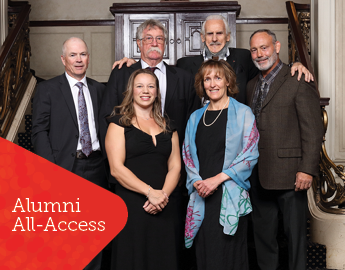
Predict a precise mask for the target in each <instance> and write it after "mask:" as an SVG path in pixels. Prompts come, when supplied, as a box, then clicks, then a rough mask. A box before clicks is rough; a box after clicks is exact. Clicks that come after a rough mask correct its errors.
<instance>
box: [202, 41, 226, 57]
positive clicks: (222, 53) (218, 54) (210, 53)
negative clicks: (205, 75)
mask: <svg viewBox="0 0 345 270" xmlns="http://www.w3.org/2000/svg"><path fill="white" fill-rule="evenodd" d="M213 45H222V43H221V42H211V43H210V46H213ZM229 46H230V41H227V42H226V43H225V45H224V47H223V48H222V49H221V50H220V51H219V52H215V53H213V52H211V51H210V49H209V48H208V47H207V45H206V42H204V47H205V50H206V55H207V56H219V57H223V56H225V55H226V53H227V52H228V48H229Z"/></svg>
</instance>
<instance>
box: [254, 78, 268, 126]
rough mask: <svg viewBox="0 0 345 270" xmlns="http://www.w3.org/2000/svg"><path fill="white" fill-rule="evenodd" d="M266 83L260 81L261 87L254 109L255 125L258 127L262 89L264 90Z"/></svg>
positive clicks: (262, 98)
mask: <svg viewBox="0 0 345 270" xmlns="http://www.w3.org/2000/svg"><path fill="white" fill-rule="evenodd" d="M265 85H266V82H265V81H264V80H262V81H261V86H260V90H259V94H258V98H257V99H256V103H255V107H254V115H255V119H256V124H257V125H259V118H260V112H261V108H262V104H263V102H264V95H263V92H264V88H265Z"/></svg>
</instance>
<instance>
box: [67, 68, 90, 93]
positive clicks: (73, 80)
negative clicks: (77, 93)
mask: <svg viewBox="0 0 345 270" xmlns="http://www.w3.org/2000/svg"><path fill="white" fill-rule="evenodd" d="M65 75H66V78H67V81H68V83H69V85H70V87H71V89H72V87H73V86H75V84H76V83H77V82H82V83H83V84H84V86H86V87H87V83H86V75H85V76H84V78H82V79H81V80H80V81H78V80H77V79H75V78H73V77H71V76H70V75H68V74H67V72H65Z"/></svg>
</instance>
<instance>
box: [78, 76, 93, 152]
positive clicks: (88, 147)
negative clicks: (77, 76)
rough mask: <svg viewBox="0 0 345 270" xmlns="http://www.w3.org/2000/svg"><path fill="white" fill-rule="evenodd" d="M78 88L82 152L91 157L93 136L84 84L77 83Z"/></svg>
mask: <svg viewBox="0 0 345 270" xmlns="http://www.w3.org/2000/svg"><path fill="white" fill-rule="evenodd" d="M76 86H77V87H78V88H79V93H78V111H79V124H80V143H81V151H82V152H83V153H84V154H85V155H86V156H89V155H90V154H91V152H92V144H91V136H90V130H89V120H88V116H87V107H86V102H85V98H84V92H83V83H82V82H77V83H76Z"/></svg>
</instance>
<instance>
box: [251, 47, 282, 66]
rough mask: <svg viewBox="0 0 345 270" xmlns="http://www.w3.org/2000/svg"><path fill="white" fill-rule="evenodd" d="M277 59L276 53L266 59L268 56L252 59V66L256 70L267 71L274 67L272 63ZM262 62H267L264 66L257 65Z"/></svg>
mask: <svg viewBox="0 0 345 270" xmlns="http://www.w3.org/2000/svg"><path fill="white" fill-rule="evenodd" d="M277 59H278V54H277V52H276V51H274V52H273V54H272V55H271V56H270V57H268V56H265V57H257V58H255V59H253V62H254V65H255V66H256V67H257V68H258V70H261V71H266V70H269V69H270V68H271V67H272V66H273V65H274V63H275V62H276V61H277ZM263 60H267V63H266V64H259V63H258V62H259V61H263Z"/></svg>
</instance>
